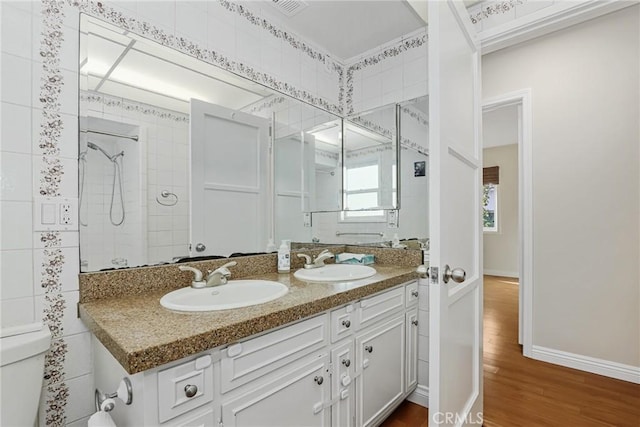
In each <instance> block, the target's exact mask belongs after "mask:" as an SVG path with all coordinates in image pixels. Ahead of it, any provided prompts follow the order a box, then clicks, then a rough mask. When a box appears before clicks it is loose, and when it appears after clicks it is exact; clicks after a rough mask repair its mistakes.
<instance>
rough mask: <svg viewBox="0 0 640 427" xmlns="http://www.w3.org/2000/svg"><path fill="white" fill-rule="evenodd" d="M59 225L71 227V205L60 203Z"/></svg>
mask: <svg viewBox="0 0 640 427" xmlns="http://www.w3.org/2000/svg"><path fill="white" fill-rule="evenodd" d="M60 225H73V205H72V204H71V203H60Z"/></svg>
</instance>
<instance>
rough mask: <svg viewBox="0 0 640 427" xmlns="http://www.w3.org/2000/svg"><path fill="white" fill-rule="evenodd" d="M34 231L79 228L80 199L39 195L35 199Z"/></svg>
mask: <svg viewBox="0 0 640 427" xmlns="http://www.w3.org/2000/svg"><path fill="white" fill-rule="evenodd" d="M34 203H35V206H34V209H33V230H34V231H72V230H77V229H78V199H73V198H66V197H39V198H36V199H35V200H34Z"/></svg>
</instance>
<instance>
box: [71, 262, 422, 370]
mask: <svg viewBox="0 0 640 427" xmlns="http://www.w3.org/2000/svg"><path fill="white" fill-rule="evenodd" d="M373 267H375V269H376V270H377V274H376V275H374V276H372V277H369V278H367V279H361V280H358V281H353V282H341V283H308V282H304V281H300V280H298V279H296V278H295V277H294V276H293V272H292V273H291V274H278V273H265V274H260V275H254V276H249V277H243V279H264V280H273V281H277V282H280V283H282V284H284V285H287V286H288V287H289V292H288V293H287V294H286V295H285V296H283V297H282V298H279V299H277V300H274V301H271V302H268V303H265V304H260V305H254V306H250V307H246V308H240V309H232V310H222V311H209V312H191V313H184V312H177V311H171V310H168V309H166V308H164V307H162V306H161V305H160V298H161V297H162V296H163V295H164V294H165V293H166V292H167V291H166V290H162V291H157V290H156V291H151V292H148V293H145V294H142V295H140V294H136V295H130V296H122V297H119V298H110V299H98V300H94V301H88V302H83V303H81V304H80V306H79V310H80V318H81V319H82V320H83V321H84V323H85V324H86V325H87V326H88V327H89V329H90V330H91V332H92V333H93V334H95V336H96V337H97V338H98V339H99V340H100V342H102V344H103V345H104V346H105V347H106V348H107V349H108V350H109V351H110V352H111V354H112V355H113V356H114V357H115V358H116V359H117V360H118V361H119V362H120V364H121V365H122V366H123V368H124V369H125V370H126V371H127V372H128V373H129V374H135V373H137V372H142V371H145V370H147V369H152V368H155V367H158V366H160V365H163V364H165V363H168V362H172V361H174V360H178V359H181V358H183V357H187V356H189V355H192V354H196V353H199V352H201V351H205V350H208V349H211V348H214V347H218V346H221V345H225V344H231V343H233V342H236V341H239V340H241V339H243V338H246V337H249V336H251V335H255V334H258V333H261V332H264V331H267V330H269V329H273V328H277V327H279V326H283V325H286V324H288V323H291V322H295V321H298V320H301V319H304V318H306V317H309V316H313V315H315V314H318V313H321V312H323V311H325V310H328V309H331V308H334V307H338V306H340V305H343V304H346V303H349V302H353V301H357V300H359V299H361V298H364V297H366V296H369V295H372V294H374V293H377V292H380V291H383V290H385V289H388V288H391V287H393V286H396V285H399V284H402V283H405V282H407V281H410V280H413V279H415V278H417V275H416V273H415V267H413V266H411V267H410V266H390V265H374V266H373Z"/></svg>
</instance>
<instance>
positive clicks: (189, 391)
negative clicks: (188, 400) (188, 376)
mask: <svg viewBox="0 0 640 427" xmlns="http://www.w3.org/2000/svg"><path fill="white" fill-rule="evenodd" d="M196 393H198V386H197V385H193V384H187V385H186V386H184V394H185V395H186V396H187V397H193V396H195V395H196Z"/></svg>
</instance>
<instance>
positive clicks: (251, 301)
mask: <svg viewBox="0 0 640 427" xmlns="http://www.w3.org/2000/svg"><path fill="white" fill-rule="evenodd" d="M287 292H289V288H288V287H287V286H285V285H283V284H282V283H279V282H272V281H270V280H230V281H229V282H228V283H227V284H226V285H220V286H214V287H210V288H200V289H194V288H191V287H189V288H181V289H178V290H175V291H173V292H169V293H168V294H166V295H165V296H163V297H162V298H161V299H160V305H162V306H163V307H165V308H168V309H171V310H177V311H214V310H228V309H231V308H241V307H249V306H251V305H256V304H263V303H265V302H269V301H273V300H275V299H278V298H280V297H282V296H284V295H285V294H286V293H287Z"/></svg>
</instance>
